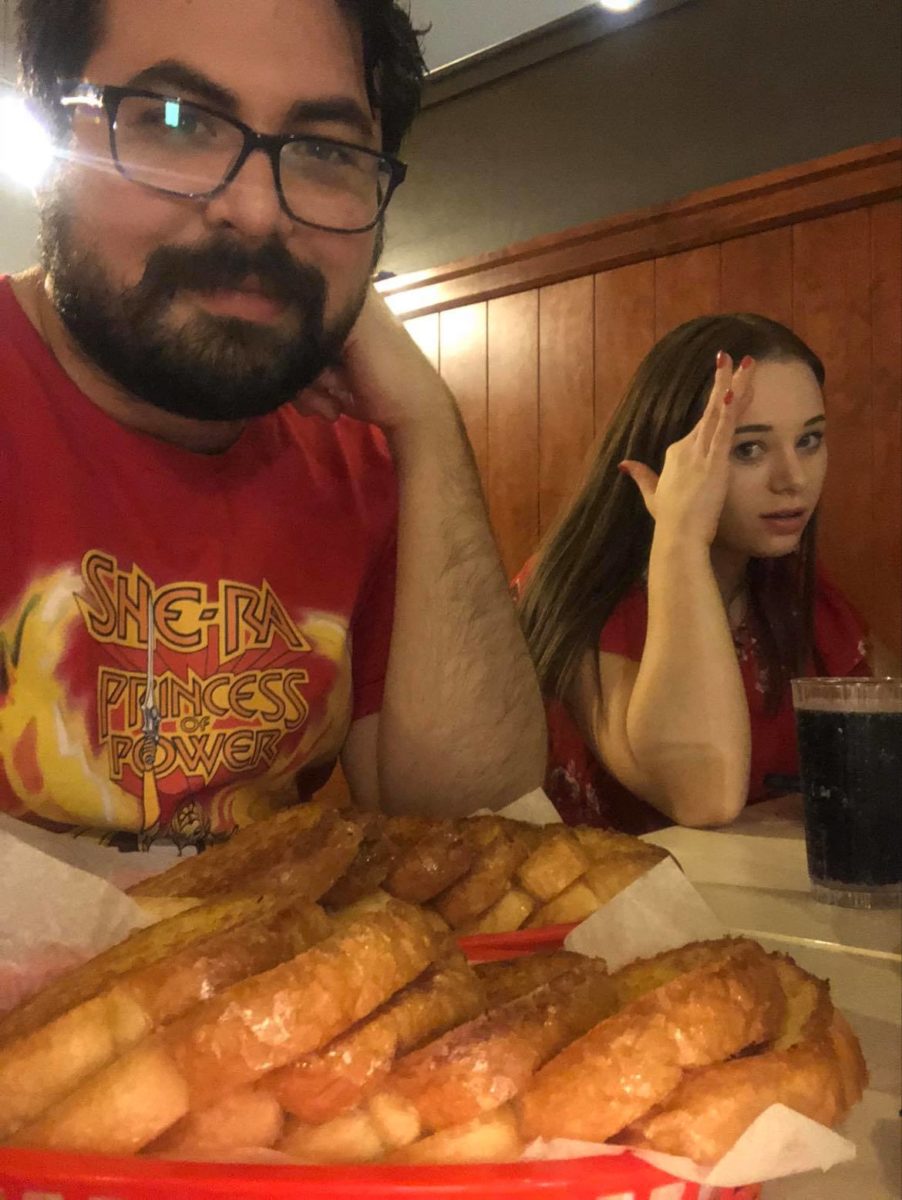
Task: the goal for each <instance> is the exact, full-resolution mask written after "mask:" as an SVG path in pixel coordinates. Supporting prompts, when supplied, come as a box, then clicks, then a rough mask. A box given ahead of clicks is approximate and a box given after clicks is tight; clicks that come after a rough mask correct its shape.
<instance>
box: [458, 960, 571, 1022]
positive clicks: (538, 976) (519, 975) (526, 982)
mask: <svg viewBox="0 0 902 1200" xmlns="http://www.w3.org/2000/svg"><path fill="white" fill-rule="evenodd" d="M583 961H584V956H583V955H582V954H573V953H572V952H571V951H569V950H557V951H555V952H554V953H552V954H527V955H524V956H523V957H522V958H509V959H506V960H502V961H501V962H486V963H477V964H476V965H475V967H474V968H473V970H474V971H475V972H476V974H477V976H478V977H479V982H480V983H481V984H482V986H483V988H484V990H485V999H486V1007H487V1008H497V1007H498V1006H499V1005H501V1004H506V1003H507V1002H508V1001H509V1000H515V999H516V998H517V997H518V996H525V995H526V993H527V992H531V991H534V990H535V989H536V988H537V987H541V986H542V984H544V983H550V982H551V980H552V979H556V978H557V976H558V975H563V974H564V972H565V971H570V970H572V969H573V967H576V966H578V965H579V964H580V963H581V962H583Z"/></svg>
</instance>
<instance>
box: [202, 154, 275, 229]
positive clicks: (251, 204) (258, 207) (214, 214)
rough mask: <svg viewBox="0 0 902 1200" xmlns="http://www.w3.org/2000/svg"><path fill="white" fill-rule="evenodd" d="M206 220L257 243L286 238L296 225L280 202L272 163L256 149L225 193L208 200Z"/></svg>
mask: <svg viewBox="0 0 902 1200" xmlns="http://www.w3.org/2000/svg"><path fill="white" fill-rule="evenodd" d="M206 219H207V221H208V222H209V223H210V224H212V225H215V226H223V225H226V226H228V227H229V228H231V229H235V230H237V231H238V232H239V233H241V234H243V235H244V236H245V237H246V238H248V239H254V240H260V241H265V240H266V239H267V238H269V237H271V236H272V235H273V234H277V235H278V236H280V237H282V238H287V237H288V236H289V234H290V233H291V231H292V229H293V228H294V225H295V222H294V221H292V219H291V218H290V217H289V216H288V214H287V213H286V212H285V210H284V209H283V208H282V205H281V202H280V200H279V193H278V191H277V189H276V181H275V176H274V174H273V165H272V162H271V160H270V159H269V157H268V156H267V155H266V154H265V153H263V152H261V151H259V150H257V151H255V152H254V153H252V154H250V155H249V156H248V158H247V161H246V162H245V163H244V164H243V165H242V167H241V170H240V171H239V172H238V174H237V175H236V176H235V178H234V179H233V180H232V182H231V183H230V184H229V185H228V187H226V188H225V190H224V191H222V192H220V193H219V195H218V196H214V197H213V199H212V200H208V201H207V203H206Z"/></svg>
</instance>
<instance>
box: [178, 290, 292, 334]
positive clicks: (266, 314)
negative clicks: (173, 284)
mask: <svg viewBox="0 0 902 1200" xmlns="http://www.w3.org/2000/svg"><path fill="white" fill-rule="evenodd" d="M195 295H196V296H197V297H198V298H199V300H200V303H201V304H202V305H203V307H204V308H205V309H206V310H207V312H211V313H216V314H218V315H219V316H224V317H238V318H240V319H242V320H245V321H257V322H260V323H261V324H264V325H266V324H270V323H271V322H273V321H277V320H278V319H279V317H281V316H282V315H283V313H284V312H285V309H286V308H287V307H288V305H287V304H286V303H285V301H283V300H276V299H274V298H273V297H272V296H270V295H269V294H268V293H267V292H265V291H264V290H263V287H262V286H261V285H260V284H259V283H258V282H257V280H254V279H248V280H246V281H245V282H244V283H243V284H241V286H240V287H235V288H216V289H215V290H213V291H197V292H195Z"/></svg>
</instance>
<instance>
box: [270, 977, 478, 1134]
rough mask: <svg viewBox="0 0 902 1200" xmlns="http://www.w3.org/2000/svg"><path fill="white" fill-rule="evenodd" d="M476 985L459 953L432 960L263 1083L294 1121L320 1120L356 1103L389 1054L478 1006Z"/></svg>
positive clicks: (410, 1046) (384, 1066)
mask: <svg viewBox="0 0 902 1200" xmlns="http://www.w3.org/2000/svg"><path fill="white" fill-rule="evenodd" d="M484 1009H485V999H484V994H483V990H482V986H481V985H480V983H479V980H478V978H477V976H476V975H475V974H474V972H473V970H472V968H471V967H470V965H469V964H468V963H467V961H466V960H465V959H464V957H463V956H462V955H460V954H455V955H454V956H453V957H452V958H450V959H446V960H444V961H442V962H440V963H437V964H436V965H435V966H434V967H432V968H430V969H429V970H428V971H426V972H425V973H424V974H423V975H421V976H420V977H419V978H418V979H416V980H414V982H413V983H411V984H409V985H408V986H407V987H406V988H404V989H403V990H402V991H400V992H398V993H397V994H396V995H395V996H393V997H392V999H391V1000H389V1001H388V1002H387V1003H386V1004H385V1005H383V1007H382V1008H380V1009H378V1010H377V1011H376V1012H375V1013H374V1014H373V1015H372V1016H371V1017H370V1018H368V1019H367V1020H365V1021H364V1022H362V1023H361V1024H360V1025H358V1026H356V1027H355V1028H354V1029H351V1030H350V1031H349V1032H347V1033H346V1034H343V1035H342V1036H341V1037H339V1038H337V1039H336V1040H335V1041H334V1042H332V1043H331V1044H330V1045H329V1046H327V1047H326V1048H325V1049H324V1050H322V1051H321V1052H320V1053H318V1054H315V1055H308V1056H307V1057H305V1058H303V1059H299V1060H298V1061H297V1062H295V1063H292V1064H291V1065H290V1066H288V1067H284V1068H282V1069H281V1070H278V1071H274V1072H273V1073H272V1075H270V1076H269V1077H268V1078H267V1079H266V1080H265V1087H266V1088H267V1089H268V1090H270V1091H271V1092H272V1093H273V1095H274V1096H276V1097H277V1099H278V1101H279V1103H280V1104H281V1105H282V1107H283V1108H284V1109H285V1110H286V1111H287V1112H289V1113H292V1114H293V1115H294V1116H296V1117H298V1118H299V1120H301V1121H303V1122H305V1123H307V1124H310V1125H320V1124H323V1123H324V1122H326V1121H330V1120H332V1119H333V1118H334V1117H338V1116H340V1115H341V1114H343V1113H345V1112H348V1111H350V1110H351V1109H352V1108H354V1107H356V1106H357V1105H358V1104H359V1103H360V1101H361V1099H362V1097H363V1096H364V1094H365V1092H366V1091H367V1090H369V1089H372V1088H373V1087H374V1086H375V1085H377V1084H378V1083H379V1081H380V1080H381V1079H383V1078H384V1077H385V1075H386V1074H387V1073H388V1071H389V1069H390V1068H391V1065H392V1063H393V1062H394V1060H395V1057H396V1056H397V1055H399V1054H405V1053H406V1052H408V1051H409V1050H412V1049H414V1047H416V1046H418V1045H419V1044H421V1043H422V1042H424V1041H426V1040H427V1039H429V1038H431V1037H438V1036H440V1035H441V1034H443V1033H444V1032H445V1031H446V1030H447V1029H450V1028H452V1027H454V1026H455V1025H458V1024H460V1022H462V1021H468V1020H470V1019H471V1018H472V1017H475V1016H476V1015H477V1013H480V1012H482V1011H484Z"/></svg>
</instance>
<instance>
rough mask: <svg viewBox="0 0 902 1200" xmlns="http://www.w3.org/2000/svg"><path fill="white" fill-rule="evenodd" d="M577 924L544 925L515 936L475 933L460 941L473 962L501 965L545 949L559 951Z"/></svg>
mask: <svg viewBox="0 0 902 1200" xmlns="http://www.w3.org/2000/svg"><path fill="white" fill-rule="evenodd" d="M575 928H576V926H575V925H572V924H571V925H543V926H542V927H541V928H540V929H517V930H515V931H514V932H512V933H475V934H472V935H471V936H470V937H461V938H458V939H457V942H458V945H459V946H460V948H461V950H463V952H464V954H466V956H467V958H468V959H469V960H470V962H477V963H478V962H498V961H500V960H501V959H503V958H523V957H524V955H527V954H535V953H536V952H537V951H539V952H541V951H543V950H560V948H561V946H563V944H564V938H565V937H566V936H567V934H568V933H569V932H570V930H571V929H575Z"/></svg>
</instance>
